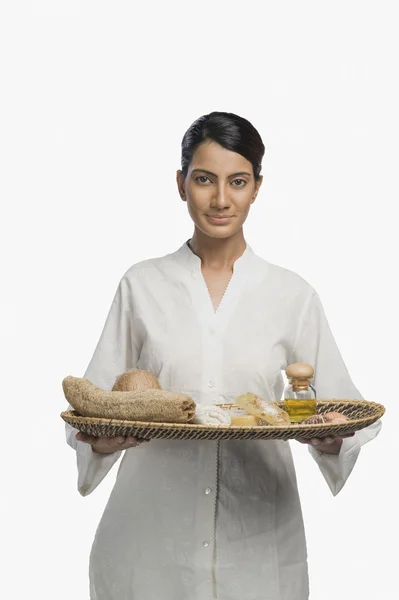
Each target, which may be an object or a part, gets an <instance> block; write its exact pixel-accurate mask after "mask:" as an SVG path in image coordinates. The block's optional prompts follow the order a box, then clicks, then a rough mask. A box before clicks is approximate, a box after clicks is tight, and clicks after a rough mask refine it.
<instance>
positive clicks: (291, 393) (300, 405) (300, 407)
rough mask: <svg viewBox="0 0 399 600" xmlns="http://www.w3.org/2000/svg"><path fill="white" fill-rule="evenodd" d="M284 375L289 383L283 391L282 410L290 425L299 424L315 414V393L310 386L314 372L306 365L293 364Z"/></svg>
mask: <svg viewBox="0 0 399 600" xmlns="http://www.w3.org/2000/svg"><path fill="white" fill-rule="evenodd" d="M285 373H286V375H287V378H288V382H289V383H288V385H287V386H286V388H285V390H284V410H285V411H286V412H287V413H288V414H289V417H290V420H291V422H292V423H300V422H301V421H303V420H304V419H306V418H307V417H311V416H312V415H315V414H316V393H315V389H314V388H313V386H312V385H311V384H310V379H311V378H312V377H313V375H314V370H313V367H312V366H311V365H308V364H306V363H293V364H292V365H289V366H288V367H287V369H286V372H285Z"/></svg>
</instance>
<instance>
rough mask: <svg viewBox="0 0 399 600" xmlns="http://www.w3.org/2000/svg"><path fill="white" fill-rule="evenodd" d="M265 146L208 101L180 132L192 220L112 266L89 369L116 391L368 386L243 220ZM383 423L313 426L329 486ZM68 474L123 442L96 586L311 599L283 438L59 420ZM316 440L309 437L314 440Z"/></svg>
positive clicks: (274, 395) (228, 397) (108, 596)
mask: <svg viewBox="0 0 399 600" xmlns="http://www.w3.org/2000/svg"><path fill="white" fill-rule="evenodd" d="M264 150H265V149H264V145H263V143H262V140H261V138H260V136H259V133H258V132H257V131H256V129H255V128H254V127H253V126H252V125H251V124H250V123H249V122H248V121H247V120H245V119H243V118H241V117H239V116H237V115H234V114H231V113H223V112H214V113H211V114H209V115H205V116H202V117H201V118H199V119H198V120H197V121H195V122H194V123H193V124H192V125H191V127H190V128H189V129H188V131H187V132H186V134H185V135H184V138H183V141H182V169H181V170H179V171H177V185H178V190H179V194H180V196H181V198H182V200H183V201H184V202H186V203H187V208H188V211H189V214H190V216H191V218H192V220H193V221H194V226H195V230H194V234H193V236H192V238H191V239H190V240H188V241H187V242H186V243H184V244H183V245H182V246H181V247H180V248H179V249H178V250H177V251H176V252H173V253H171V254H168V255H166V256H163V257H159V258H153V259H149V260H144V261H142V262H140V263H137V264H135V265H133V266H132V267H131V268H130V269H129V270H128V271H127V272H126V273H125V274H124V275H123V277H122V279H121V281H120V283H119V286H118V289H117V291H116V295H115V298H114V300H113V303H112V306H111V308H110V311H109V314H108V317H107V320H106V323H105V326H104V329H103V332H102V334H101V337H100V340H99V342H98V345H97V347H96V349H95V352H94V355H93V358H92V360H91V362H90V364H89V366H88V369H87V371H86V373H85V375H84V377H86V378H87V379H89V380H90V381H92V382H93V383H95V384H96V385H98V386H99V387H102V388H104V389H108V390H109V389H111V388H112V385H113V383H114V381H115V378H116V376H117V375H118V374H120V373H122V372H123V371H125V370H127V369H129V368H132V367H137V368H140V369H145V370H148V371H151V372H152V373H153V374H154V375H156V377H158V379H159V381H160V383H161V386H162V388H163V389H165V390H174V391H179V392H182V393H185V394H188V395H189V396H191V397H192V398H193V399H194V400H195V401H196V402H197V403H199V404H207V405H210V404H219V403H228V402H233V401H234V399H235V398H236V397H237V396H238V395H239V394H241V393H243V392H247V391H251V392H254V393H256V394H259V395H261V396H262V397H264V398H268V399H280V398H281V395H282V391H283V378H282V375H281V370H282V369H285V368H286V367H287V365H288V364H290V363H293V362H306V363H310V364H311V365H313V366H314V367H315V378H314V385H315V388H316V390H317V392H318V395H319V397H325V398H329V397H330V398H333V397H336V398H340V397H341V398H348V399H349V398H353V399H362V396H361V394H360V393H359V391H358V390H357V389H356V387H355V386H354V384H353V383H352V381H351V378H350V376H349V374H348V371H347V369H346V367H345V365H344V363H343V361H342V358H341V356H340V353H339V350H338V348H337V346H336V344H335V341H334V338H333V336H332V334H331V331H330V328H329V325H328V322H327V320H326V317H325V315H324V312H323V308H322V305H321V303H320V300H319V297H318V295H317V293H316V292H315V290H314V289H313V288H312V287H311V286H310V285H309V284H308V283H307V282H306V281H304V280H303V279H302V278H301V277H300V276H299V275H297V274H295V273H294V272H292V271H289V270H287V269H284V268H282V267H279V266H276V265H273V264H271V263H268V262H266V261H265V260H264V259H262V258H260V257H259V256H257V255H256V254H255V253H254V252H253V251H252V249H251V248H250V247H249V245H248V244H247V243H246V241H245V239H244V234H243V224H244V222H245V220H246V218H247V215H248V213H249V210H250V207H251V204H252V203H253V202H254V200H255V199H256V197H257V194H258V192H259V189H260V186H261V183H262V176H261V175H260V171H261V162H262V157H263V154H264ZM380 427H381V423H380V422H377V423H375V424H374V425H372V426H370V427H368V428H366V429H363V430H362V431H359V432H357V433H356V434H355V435H353V436H352V437H349V436H348V437H347V438H346V439H342V438H334V439H323V440H312V441H311V440H307V442H308V443H309V451H310V454H311V456H312V457H313V459H314V460H315V461H316V462H317V464H318V466H319V468H320V470H321V472H322V474H323V475H324V477H325V479H326V481H327V483H328V485H329V487H330V489H331V491H332V493H333V494H334V495H335V494H337V493H338V492H339V491H340V489H341V488H342V486H343V485H344V483H345V481H346V479H347V478H348V476H349V474H350V472H351V470H352V468H353V466H354V464H355V462H356V459H357V457H358V454H359V451H360V447H361V445H362V444H364V443H365V442H367V441H369V440H371V439H373V438H374V437H375V436H376V435H377V434H378V432H379V430H380ZM67 435H68V443H69V444H70V445H71V446H72V447H73V448H75V449H76V452H77V463H78V471H79V477H78V488H79V491H80V493H81V494H82V495H83V496H85V495H87V494H89V493H91V492H92V491H93V490H94V489H95V488H96V487H97V485H98V484H99V483H100V482H101V480H102V479H103V478H104V477H105V475H106V474H107V473H108V471H109V470H110V469H111V467H112V466H113V465H114V464H115V463H116V462H117V461H118V459H119V458H120V456H121V454H122V452H123V451H124V450H126V452H125V454H124V456H123V459H122V461H121V463H120V467H119V471H118V476H117V480H116V483H115V486H114V488H113V490H112V493H111V496H110V498H109V501H108V504H107V506H106V508H105V511H104V514H103V516H102V519H101V522H100V524H99V527H98V529H97V532H96V536H95V540H94V543H93V547H92V551H91V556H90V591H91V599H92V600H144V599H145V600H210V599H211V598H218V599H219V600H306V599H307V598H308V595H309V588H308V571H307V554H306V543H305V535H304V526H303V520H302V513H301V507H300V500H299V497H298V490H297V482H296V476H295V470H294V464H293V459H292V454H291V448H290V444H289V443H287V442H284V441H280V440H268V441H262V440H260V441H223V442H216V441H215V442H214V441H177V440H174V441H168V440H152V441H151V442H150V443H148V444H140V440H137V439H134V438H130V439H129V438H127V439H124V438H119V439H113V440H110V439H95V438H92V437H89V436H85V435H83V434H81V433H77V432H76V430H74V429H72V428H71V427H70V426H68V425H67ZM313 444H314V445H313Z"/></svg>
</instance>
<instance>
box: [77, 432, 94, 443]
mask: <svg viewBox="0 0 399 600" xmlns="http://www.w3.org/2000/svg"><path fill="white" fill-rule="evenodd" d="M75 437H76V439H77V440H78V442H85V443H86V444H92V443H93V441H94V440H96V439H97V438H95V437H94V435H87V434H85V433H82V432H81V431H79V432H78V433H77V434H76V436H75Z"/></svg>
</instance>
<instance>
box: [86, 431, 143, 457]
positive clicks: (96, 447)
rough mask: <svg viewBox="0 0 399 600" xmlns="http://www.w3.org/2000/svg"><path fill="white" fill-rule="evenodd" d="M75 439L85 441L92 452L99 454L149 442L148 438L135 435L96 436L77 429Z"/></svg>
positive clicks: (110, 452)
mask: <svg viewBox="0 0 399 600" xmlns="http://www.w3.org/2000/svg"><path fill="white" fill-rule="evenodd" d="M76 439H77V440H78V441H79V442H85V444H90V445H91V447H92V449H93V452H98V453H99V454H112V453H113V452H118V451H119V450H127V449H128V448H134V447H135V446H139V445H140V444H142V443H143V442H149V441H150V440H144V439H140V438H136V437H132V436H130V437H121V436H119V437H114V438H109V437H97V436H95V435H86V434H84V433H82V432H81V431H78V433H77V434H76Z"/></svg>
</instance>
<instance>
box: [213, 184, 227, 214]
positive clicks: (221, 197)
mask: <svg viewBox="0 0 399 600" xmlns="http://www.w3.org/2000/svg"><path fill="white" fill-rule="evenodd" d="M226 206H230V200H229V196H228V190H227V188H226V186H225V185H224V183H223V182H220V183H219V184H218V186H217V190H216V194H215V196H214V197H213V198H212V207H214V208H226Z"/></svg>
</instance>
